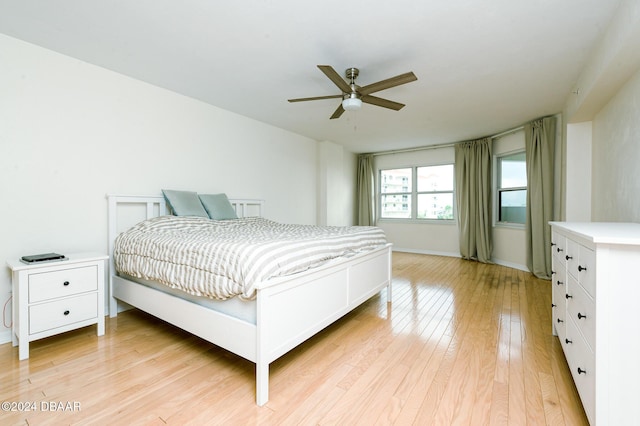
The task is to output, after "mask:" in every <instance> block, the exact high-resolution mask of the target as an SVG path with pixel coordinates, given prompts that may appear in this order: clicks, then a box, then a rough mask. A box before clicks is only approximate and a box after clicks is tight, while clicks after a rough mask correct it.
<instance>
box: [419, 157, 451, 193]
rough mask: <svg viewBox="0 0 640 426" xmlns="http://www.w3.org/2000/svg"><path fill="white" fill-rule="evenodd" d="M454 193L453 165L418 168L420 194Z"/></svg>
mask: <svg viewBox="0 0 640 426" xmlns="http://www.w3.org/2000/svg"><path fill="white" fill-rule="evenodd" d="M431 191H453V164H447V165H444V166H429V167H418V192H431Z"/></svg>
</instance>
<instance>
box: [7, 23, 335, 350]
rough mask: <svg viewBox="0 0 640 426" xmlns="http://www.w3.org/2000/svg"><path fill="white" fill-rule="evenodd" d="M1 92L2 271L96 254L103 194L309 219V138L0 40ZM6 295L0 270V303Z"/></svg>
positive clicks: (312, 167)
mask: <svg viewBox="0 0 640 426" xmlns="http://www.w3.org/2000/svg"><path fill="white" fill-rule="evenodd" d="M0 94H1V95H0V128H1V131H0V195H1V199H2V200H3V202H4V206H3V209H2V217H1V220H0V241H1V244H0V261H2V263H3V264H4V261H5V260H6V259H10V258H14V259H15V258H18V257H19V256H21V255H24V254H32V253H40V252H49V251H57V252H61V253H69V252H76V251H85V250H89V251H100V252H105V253H106V250H107V241H106V227H107V216H106V214H107V212H106V210H107V205H106V199H105V194H107V193H122V194H159V193H160V190H161V189H162V188H172V189H187V190H194V191H199V192H209V193H213V192H226V193H227V194H229V195H230V196H235V197H247V198H262V199H265V200H266V206H265V213H266V216H267V217H269V218H272V219H274V220H278V221H282V222H291V223H306V224H314V223H316V213H317V210H316V195H317V194H316V184H317V151H316V150H317V147H316V145H317V143H316V142H315V141H313V140H311V139H308V138H306V137H302V136H300V135H296V134H293V133H291V132H288V131H285V130H282V129H278V128H275V127H272V126H269V125H266V124H263V123H260V122H257V121H254V120H251V119H248V118H246V117H242V116H239V115H236V114H233V113H230V112H228V111H225V110H222V109H220V108H216V107H213V106H211V105H208V104H205V103H202V102H200V101H197V100H194V99H191V98H188V97H185V96H181V95H178V94H176V93H173V92H170V91H167V90H164V89H160V88H158V87H155V86H151V85H149V84H146V83H143V82H140V81H137V80H134V79H131V78H128V77H125V76H123V75H120V74H117V73H113V72H111V71H108V70H105V69H102V68H99V67H96V66H93V65H89V64H87V63H84V62H81V61H78V60H76V59H73V58H70V57H67V56H64V55H60V54H57V53H54V52H52V51H49V50H46V49H42V48H39V47H37V46H34V45H30V44H27V43H24V42H21V41H18V40H16V39H13V38H10V37H6V36H3V35H0ZM341 161H342V159H341ZM291 200H295V203H292V202H291ZM9 291H10V273H9V270H8V268H2V272H0V306H4V305H5V303H6V301H7V300H8V299H9V297H10V294H9ZM3 315H4V318H3V319H4V323H8V322H10V308H7V309H5V310H4V312H3ZM8 335H9V333H8V330H7V328H5V327H4V326H3V324H2V322H0V341H7V336H8Z"/></svg>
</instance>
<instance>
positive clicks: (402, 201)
mask: <svg viewBox="0 0 640 426" xmlns="http://www.w3.org/2000/svg"><path fill="white" fill-rule="evenodd" d="M380 217H381V218H383V219H434V220H453V164H446V165H441V166H420V167H407V168H402V169H390V170H381V171H380Z"/></svg>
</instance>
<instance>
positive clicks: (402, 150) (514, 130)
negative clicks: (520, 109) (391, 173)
mask: <svg viewBox="0 0 640 426" xmlns="http://www.w3.org/2000/svg"><path fill="white" fill-rule="evenodd" d="M522 129H524V125H522V126H518V127H515V128H513V129H510V130H505V131H504V132H501V133H498V134H496V135H492V136H488V137H489V139H497V138H501V137H503V136H507V135H510V134H511V133H515V132H518V131H520V130H522ZM462 142H464V141H460V142H450V143H441V144H437V145H427V146H421V147H417V148H406V149H394V150H391V151H380V152H374V153H372V154H371V155H373V156H374V157H375V156H378V155H390V154H401V153H404V152H414V151H426V150H429V149H439V148H450V147H453V146H456V145H457V144H459V143H462Z"/></svg>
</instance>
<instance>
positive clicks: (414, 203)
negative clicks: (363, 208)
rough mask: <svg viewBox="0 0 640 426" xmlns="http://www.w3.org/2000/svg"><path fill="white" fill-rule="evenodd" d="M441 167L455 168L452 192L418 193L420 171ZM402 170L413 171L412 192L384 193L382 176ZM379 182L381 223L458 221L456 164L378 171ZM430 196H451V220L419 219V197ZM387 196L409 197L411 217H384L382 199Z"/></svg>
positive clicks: (378, 198) (403, 167) (377, 192)
mask: <svg viewBox="0 0 640 426" xmlns="http://www.w3.org/2000/svg"><path fill="white" fill-rule="evenodd" d="M439 166H451V167H452V168H453V173H452V190H451V191H418V169H419V168H422V167H439ZM402 169H410V170H411V191H410V192H382V185H383V182H382V174H383V172H385V171H387V170H402ZM377 172H378V175H377V181H378V185H377V186H376V190H377V191H376V203H377V212H378V213H377V216H378V217H377V220H378V221H381V222H395V223H400V222H406V223H439V224H452V223H455V221H456V209H457V208H456V195H455V191H456V185H455V164H454V163H452V162H446V163H438V164H419V165H411V166H399V167H389V168H384V169H378V171H377ZM424 194H426V195H429V194H451V202H452V215H453V217H452V218H451V219H432V218H418V195H424ZM385 195H399V196H402V195H408V196H409V199H410V201H411V209H410V212H409V213H410V215H409V217H407V218H396V217H384V216H382V213H383V212H382V205H383V202H382V198H383V197H384V196H385Z"/></svg>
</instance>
